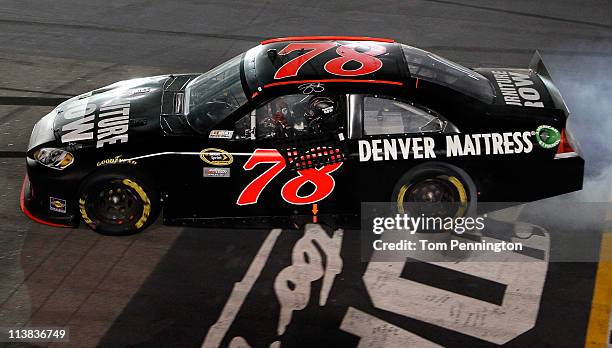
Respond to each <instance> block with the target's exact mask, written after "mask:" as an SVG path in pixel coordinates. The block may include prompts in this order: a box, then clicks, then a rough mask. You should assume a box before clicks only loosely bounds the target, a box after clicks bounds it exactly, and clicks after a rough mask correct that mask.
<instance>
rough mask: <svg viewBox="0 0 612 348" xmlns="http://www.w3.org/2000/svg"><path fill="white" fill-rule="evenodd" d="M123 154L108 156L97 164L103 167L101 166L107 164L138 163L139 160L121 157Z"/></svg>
mask: <svg viewBox="0 0 612 348" xmlns="http://www.w3.org/2000/svg"><path fill="white" fill-rule="evenodd" d="M121 156H122V155H118V156H115V158H107V159H105V160H102V161H100V162H98V163H97V164H96V166H97V167H101V166H106V165H109V164H131V165H134V164H138V162H136V161H134V160H130V159H123V158H121Z"/></svg>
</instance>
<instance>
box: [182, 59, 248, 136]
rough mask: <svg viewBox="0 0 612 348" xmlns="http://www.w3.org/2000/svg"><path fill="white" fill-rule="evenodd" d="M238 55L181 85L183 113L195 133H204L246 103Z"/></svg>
mask: <svg viewBox="0 0 612 348" xmlns="http://www.w3.org/2000/svg"><path fill="white" fill-rule="evenodd" d="M241 58H242V54H241V55H238V56H236V57H234V58H232V59H230V60H228V61H227V62H225V63H223V64H221V65H219V66H218V67H216V68H214V69H212V70H210V71H209V72H206V73H204V74H202V75H200V76H198V77H197V78H196V79H194V80H193V81H191V82H189V84H188V85H187V87H185V116H186V117H187V122H188V123H189V125H190V126H191V127H192V128H194V129H195V130H196V131H197V132H199V133H204V132H205V131H206V130H208V129H210V128H211V127H212V126H214V125H215V124H217V123H219V122H220V121H221V120H223V119H224V118H225V117H227V116H228V115H229V114H231V113H232V112H234V111H235V110H236V109H238V108H239V107H241V106H243V105H244V104H246V102H247V97H246V95H245V94H244V90H243V89H242V83H241V81H240V61H241Z"/></svg>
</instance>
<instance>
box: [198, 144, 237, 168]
mask: <svg viewBox="0 0 612 348" xmlns="http://www.w3.org/2000/svg"><path fill="white" fill-rule="evenodd" d="M200 159H201V160H202V161H204V162H205V163H208V164H212V165H213V166H226V165H229V164H232V163H233V162H234V157H232V155H231V154H230V153H229V152H227V151H225V150H221V149H213V148H209V149H204V150H202V151H201V152H200Z"/></svg>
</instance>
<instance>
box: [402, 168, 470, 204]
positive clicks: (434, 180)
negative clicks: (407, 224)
mask: <svg viewBox="0 0 612 348" xmlns="http://www.w3.org/2000/svg"><path fill="white" fill-rule="evenodd" d="M476 192H477V191H476V185H475V184H474V182H473V181H472V179H471V178H470V176H469V175H468V174H467V173H466V172H465V171H464V170H463V169H461V168H459V167H456V166H453V165H450V164H446V163H437V164H426V165H422V166H418V167H415V168H413V169H411V170H410V171H408V172H407V173H406V174H404V175H403V176H402V177H401V178H400V179H399V180H398V182H397V184H396V185H395V187H394V189H393V194H392V202H395V203H396V207H397V210H398V211H399V212H401V213H403V212H404V210H405V208H406V207H407V206H409V205H410V203H411V202H415V203H442V204H445V203H451V204H452V209H454V211H453V215H455V216H465V215H471V214H473V212H474V209H475V204H476V199H477V196H476ZM448 206H450V204H449V205H448ZM448 206H447V207H446V208H445V209H450V208H448ZM419 212H420V210H419ZM446 213H448V212H446ZM441 214H442V213H441Z"/></svg>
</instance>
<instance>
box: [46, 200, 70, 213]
mask: <svg viewBox="0 0 612 348" xmlns="http://www.w3.org/2000/svg"><path fill="white" fill-rule="evenodd" d="M49 210H51V211H56V212H58V213H62V214H66V200H64V199H59V198H55V197H49Z"/></svg>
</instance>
